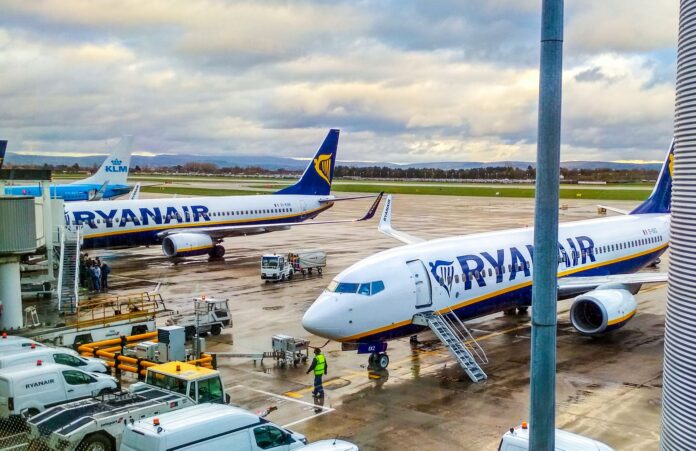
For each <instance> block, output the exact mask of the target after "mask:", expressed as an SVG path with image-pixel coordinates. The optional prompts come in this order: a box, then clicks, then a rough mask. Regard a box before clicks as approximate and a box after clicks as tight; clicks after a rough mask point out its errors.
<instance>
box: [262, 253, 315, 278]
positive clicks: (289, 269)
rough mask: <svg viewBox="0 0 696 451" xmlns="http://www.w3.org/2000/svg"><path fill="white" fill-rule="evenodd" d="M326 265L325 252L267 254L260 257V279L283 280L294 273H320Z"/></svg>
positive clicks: (291, 276)
mask: <svg viewBox="0 0 696 451" xmlns="http://www.w3.org/2000/svg"><path fill="white" fill-rule="evenodd" d="M325 266H326V252H324V251H302V252H290V253H288V254H281V255H278V254H267V255H264V256H262V257H261V279H262V280H265V281H267V282H268V281H275V282H279V281H283V280H286V279H292V278H293V276H294V275H295V274H302V275H307V274H312V273H313V272H314V271H316V272H317V273H318V274H321V273H322V272H323V270H324V267H325Z"/></svg>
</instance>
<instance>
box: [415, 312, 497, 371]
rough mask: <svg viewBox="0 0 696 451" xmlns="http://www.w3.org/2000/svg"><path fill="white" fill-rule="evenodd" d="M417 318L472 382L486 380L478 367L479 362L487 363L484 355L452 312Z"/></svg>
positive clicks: (432, 313)
mask: <svg viewBox="0 0 696 451" xmlns="http://www.w3.org/2000/svg"><path fill="white" fill-rule="evenodd" d="M418 316H420V317H421V318H420V319H421V321H423V322H425V323H426V324H427V326H428V327H430V329H431V330H432V331H433V333H435V335H436V336H437V338H439V339H440V341H442V343H443V344H444V345H445V346H447V349H448V350H449V352H450V354H452V356H454V358H455V359H456V360H457V362H459V364H460V365H461V367H462V368H463V369H464V371H466V374H467V375H469V377H470V378H471V380H472V381H474V382H477V383H478V382H481V381H483V380H485V379H487V378H488V376H486V373H484V372H483V369H481V366H480V365H479V362H480V363H481V364H485V363H488V357H486V353H485V352H484V351H483V348H481V346H480V345H479V344H478V342H476V339H474V337H473V336H472V335H471V332H469V329H467V327H466V326H465V325H464V323H463V322H461V320H460V319H459V318H458V317H457V315H455V314H454V312H452V311H450V312H449V314H447V313H445V314H438V313H435V312H427V313H421V314H419V315H418ZM457 326H459V327H457ZM477 360H478V361H477Z"/></svg>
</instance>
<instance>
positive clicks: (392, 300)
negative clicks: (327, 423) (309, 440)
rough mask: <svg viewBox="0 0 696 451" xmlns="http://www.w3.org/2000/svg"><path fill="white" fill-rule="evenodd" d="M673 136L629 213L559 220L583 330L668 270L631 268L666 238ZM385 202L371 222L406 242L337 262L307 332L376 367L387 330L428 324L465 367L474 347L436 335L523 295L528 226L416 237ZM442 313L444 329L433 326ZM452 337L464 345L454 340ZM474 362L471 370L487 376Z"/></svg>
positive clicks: (589, 331)
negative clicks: (339, 266)
mask: <svg viewBox="0 0 696 451" xmlns="http://www.w3.org/2000/svg"><path fill="white" fill-rule="evenodd" d="M673 145H674V144H672V147H671V148H670V151H669V155H668V158H667V161H666V162H665V164H664V165H663V167H662V170H661V172H660V175H659V178H658V181H657V184H656V186H655V188H654V190H653V192H652V194H651V195H650V197H649V198H648V199H647V200H646V201H645V202H644V203H643V204H641V205H640V206H638V207H637V208H636V209H634V210H633V211H632V212H630V214H628V215H625V216H619V217H610V218H602V219H592V220H585V221H577V222H568V223H563V224H560V226H559V241H558V278H559V279H558V297H559V299H567V298H572V297H575V301H574V302H573V304H572V307H571V309H570V320H571V322H572V324H573V326H574V327H575V329H577V330H578V331H579V332H580V333H582V334H585V335H598V334H604V333H607V332H610V331H612V330H616V329H618V328H620V327H622V326H624V325H625V324H626V323H627V322H628V321H629V320H630V319H631V318H633V316H634V315H635V314H636V310H637V304H636V300H635V297H634V295H635V294H636V293H637V292H638V290H639V289H640V288H641V285H642V284H644V283H651V282H664V281H666V280H667V275H666V274H658V273H640V274H636V272H637V271H639V270H640V269H642V268H644V267H645V266H647V265H648V264H650V263H652V262H653V261H655V260H656V259H657V258H658V257H659V256H660V255H661V254H662V253H663V252H664V251H665V250H666V249H667V246H668V242H669V224H670V208H671V192H672V168H673V164H672V162H673V158H674V157H673V155H674V153H673V150H674V148H673ZM391 208H392V203H391V196H389V197H388V198H387V202H386V204H385V206H384V213H383V215H382V219H381V222H380V225H379V230H380V231H381V232H383V233H385V234H386V235H389V236H391V237H394V238H396V239H398V240H400V241H402V242H404V243H406V246H400V247H397V248H394V249H390V250H387V251H383V252H380V253H378V254H375V255H373V256H371V257H368V258H366V259H364V260H362V261H360V262H358V263H356V264H354V265H353V266H351V267H349V268H348V269H346V270H344V271H342V272H341V273H340V274H338V276H336V278H335V279H334V280H333V281H332V282H331V284H330V285H329V286H328V288H326V290H325V291H324V292H323V293H322V294H321V295H320V296H319V298H318V299H317V300H316V301H315V302H314V303H313V304H312V305H311V306H310V308H309V309H308V310H307V312H306V313H305V315H304V317H303V318H302V324H303V326H304V328H305V329H306V330H307V331H309V332H311V333H313V334H315V335H318V336H320V337H324V338H329V339H332V340H336V341H339V342H341V343H343V348H344V349H345V350H350V349H353V350H354V349H356V348H357V350H358V352H359V353H366V354H370V359H369V363H370V366H371V367H372V368H375V367H376V368H382V369H383V368H386V367H387V365H388V364H389V358H388V356H387V354H386V353H385V351H386V342H387V341H388V340H391V339H395V338H401V337H408V336H413V335H414V334H417V333H418V332H421V331H423V330H425V329H427V327H428V326H429V327H430V328H431V329H433V332H435V334H436V335H437V336H438V338H440V339H441V340H443V341H446V342H447V345H448V348H449V349H450V351H451V352H452V353H453V355H455V357H457V359H458V360H459V361H460V363H462V366H464V367H465V368H467V372H468V373H469V371H468V370H469V369H471V368H469V367H467V366H466V362H470V361H473V355H472V354H473V353H472V352H469V350H465V351H466V352H468V354H467V353H466V352H461V351H458V350H457V349H455V347H457V346H458V345H457V344H456V343H455V340H451V339H449V340H448V339H447V338H443V337H444V336H450V337H451V334H452V333H456V331H455V330H454V329H457V330H461V329H463V323H461V321H466V320H468V319H472V318H476V317H480V316H484V315H489V314H492V313H496V312H503V311H508V310H514V309H522V310H526V308H527V307H528V306H530V305H531V300H532V272H533V271H534V247H533V242H534V230H533V229H532V228H524V229H513V230H505V231H499V232H490V233H479V234H473V235H466V236H459V237H452V238H442V239H436V240H431V241H424V240H421V239H419V238H416V237H414V236H411V235H408V234H406V233H403V232H400V231H397V230H394V229H393V228H392V227H391V213H392V212H391ZM445 321H446V322H447V323H448V324H445V326H449V332H448V331H447V330H445V329H443V328H442V327H441V326H442V325H443V322H445ZM457 324H458V325H457ZM438 328H439V330H438ZM450 332H451V333H450ZM467 338H468V337H467ZM465 341H468V340H465ZM458 343H461V345H462V347H463V346H464V343H463V342H462V340H458ZM458 349H461V348H458ZM467 355H468V357H467ZM467 359H470V360H467ZM481 360H483V361H484V362H485V358H483V359H481ZM474 364H475V361H474ZM474 368H475V370H473V373H474V375H472V374H471V373H469V375H470V376H471V377H472V379H474V380H477V381H478V380H481V379H484V378H485V377H486V376H485V373H483V372H482V370H481V371H480V373H476V371H477V370H480V368H478V366H477V365H476V366H475V367H474ZM474 376H476V377H474Z"/></svg>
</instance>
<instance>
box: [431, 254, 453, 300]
mask: <svg viewBox="0 0 696 451" xmlns="http://www.w3.org/2000/svg"><path fill="white" fill-rule="evenodd" d="M453 263H454V262H446V261H444V260H435V263H432V262H430V263H429V264H430V273H431V274H432V275H433V277H434V278H435V280H437V283H439V284H440V286H441V287H442V288H444V289H445V290H446V291H447V295H448V296H452V293H451V290H452V282H453V279H454V265H453Z"/></svg>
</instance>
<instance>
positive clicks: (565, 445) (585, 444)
mask: <svg viewBox="0 0 696 451" xmlns="http://www.w3.org/2000/svg"><path fill="white" fill-rule="evenodd" d="M528 449H529V428H527V423H522V425H521V426H517V427H516V428H510V430H509V431H507V432H506V433H505V435H503V438H502V440H500V445H499V446H498V451H527V450H528ZM555 449H556V451H614V448H612V447H610V446H608V445H605V444H604V443H602V442H598V441H597V440H593V439H591V438H589V437H583V436H582V435H578V434H573V433H572V432H568V431H563V430H561V429H556V447H555Z"/></svg>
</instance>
